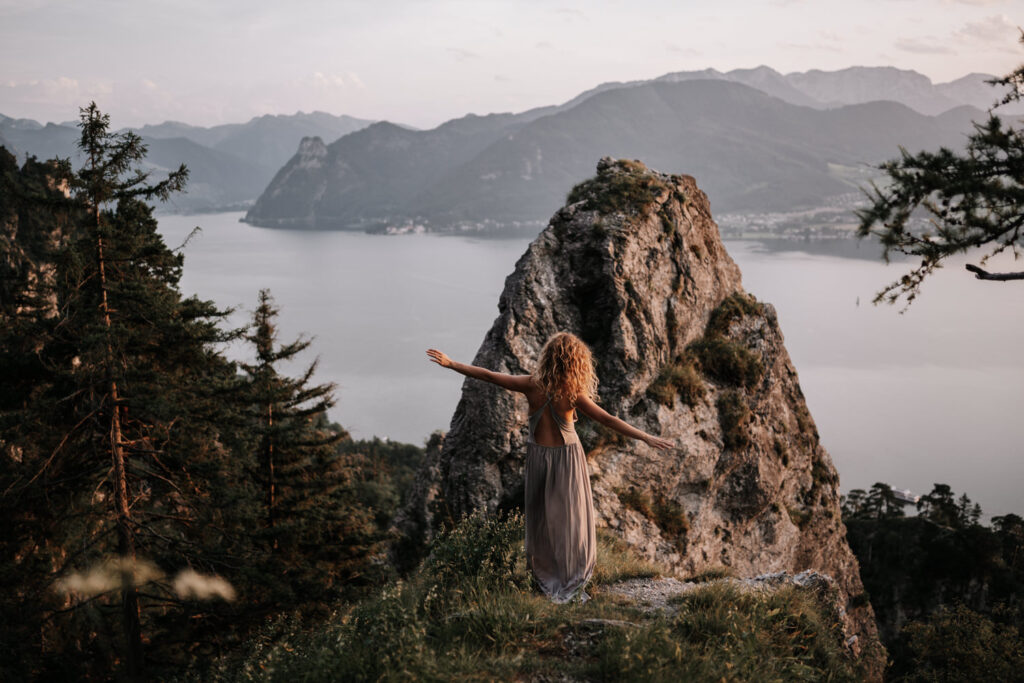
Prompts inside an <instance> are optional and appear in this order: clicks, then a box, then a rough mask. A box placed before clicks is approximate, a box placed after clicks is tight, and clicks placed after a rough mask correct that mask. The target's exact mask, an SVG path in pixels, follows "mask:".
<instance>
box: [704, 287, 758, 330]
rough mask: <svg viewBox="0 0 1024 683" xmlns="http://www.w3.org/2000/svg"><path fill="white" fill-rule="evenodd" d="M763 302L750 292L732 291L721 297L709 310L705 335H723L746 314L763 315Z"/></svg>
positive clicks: (746, 315)
mask: <svg viewBox="0 0 1024 683" xmlns="http://www.w3.org/2000/svg"><path fill="white" fill-rule="evenodd" d="M763 315H764V304H762V303H760V302H759V301H758V300H757V299H755V298H754V296H753V295H752V294H746V293H744V292H734V293H732V294H730V295H729V296H727V297H725V298H724V299H722V303H720V304H719V305H718V306H717V307H716V308H715V310H713V311H712V312H711V317H710V318H709V319H708V326H707V328H706V329H705V331H704V336H706V337H725V336H728V334H729V327H730V326H731V325H732V324H733V323H735V322H739V321H740V320H743V318H745V317H748V316H755V317H757V316H763Z"/></svg>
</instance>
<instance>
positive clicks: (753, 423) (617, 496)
mask: <svg viewBox="0 0 1024 683" xmlns="http://www.w3.org/2000/svg"><path fill="white" fill-rule="evenodd" d="M498 308H499V315H498V318H497V319H496V320H495V322H494V324H493V326H492V327H491V329H490V330H489V331H488V333H487V335H486V337H485V339H484V342H483V344H482V345H481V347H480V350H479V351H478V353H477V355H476V357H475V358H474V360H473V362H474V364H476V365H480V366H483V367H487V368H491V369H494V370H498V371H502V372H509V373H517V374H518V373H528V372H530V370H532V368H533V364H534V362H535V361H536V359H537V358H538V355H539V352H540V349H541V347H542V345H543V344H544V342H545V340H546V339H547V338H548V337H549V336H550V335H551V334H553V333H555V332H557V331H560V330H568V331H571V332H573V333H575V334H577V335H579V336H580V337H581V338H582V339H583V340H584V341H586V342H587V343H588V344H589V345H590V347H591V349H592V350H593V352H594V356H595V360H596V363H597V371H598V376H599V379H600V388H599V394H600V403H601V404H602V405H603V406H604V408H605V409H606V410H608V411H609V412H611V413H613V414H616V415H619V416H621V417H622V418H623V419H626V420H627V421H629V422H631V423H633V424H635V425H637V426H639V427H640V428H642V429H644V430H646V431H648V432H650V433H654V434H661V435H662V436H664V437H666V438H670V439H672V440H674V441H675V442H676V443H677V444H678V448H676V449H675V450H672V451H656V450H654V449H652V448H650V447H648V446H646V445H645V444H643V443H641V442H638V441H626V440H624V439H622V438H621V437H619V436H618V435H616V434H614V433H608V432H607V431H602V430H599V429H596V428H595V426H594V425H593V424H592V423H590V422H589V421H588V420H586V418H582V419H581V421H580V422H579V423H577V431H578V432H579V433H580V437H581V440H582V441H583V444H584V447H585V448H586V449H587V450H588V460H589V463H590V467H591V483H592V487H593V491H594V504H595V508H596V511H597V518H598V525H599V526H604V527H607V528H609V529H610V530H612V531H613V532H614V533H616V534H617V535H619V536H620V537H621V538H622V539H623V540H625V541H626V542H627V543H628V544H629V545H630V546H632V547H633V548H634V550H636V551H638V552H639V553H640V554H642V555H644V556H646V557H648V558H650V559H653V560H656V561H658V562H660V563H663V564H665V565H667V566H669V567H670V568H672V569H673V570H674V571H676V572H677V573H679V574H681V575H695V574H698V573H700V572H702V571H706V570H708V569H713V568H715V567H720V566H725V567H729V568H731V570H732V572H733V573H734V574H735V575H738V576H748V577H750V576H756V575H761V574H764V573H767V572H779V571H786V572H792V573H795V572H801V571H804V570H809V569H810V570H815V571H818V572H821V573H824V574H828V575H829V576H830V577H832V578H833V579H834V581H835V584H836V586H837V588H838V590H839V591H840V592H841V594H842V596H843V601H844V605H843V608H844V613H843V619H844V622H845V624H846V627H847V630H848V631H849V633H850V634H851V635H857V636H858V638H857V640H858V643H854V647H855V648H856V649H857V650H858V651H860V650H861V649H862V648H863V647H864V646H865V645H868V646H869V648H868V649H869V651H870V652H871V653H872V655H871V656H873V657H874V656H877V653H878V651H879V648H878V647H877V645H878V641H877V634H876V628H875V623H874V617H873V613H872V610H871V606H870V604H868V603H867V600H866V596H865V595H864V591H863V586H862V584H861V580H860V575H859V569H858V564H857V560H856V558H855V557H854V555H853V554H852V552H851V551H850V548H849V546H848V545H847V542H846V531H845V527H844V526H843V523H842V520H841V517H840V508H839V477H838V475H837V473H836V470H835V467H834V466H833V464H832V460H831V458H830V457H829V455H828V453H827V452H826V451H825V449H824V448H823V447H822V446H821V443H820V442H819V439H818V433H817V430H816V428H815V426H814V421H813V419H812V418H811V416H810V414H809V412H808V410H807V406H806V404H805V402H804V397H803V394H802V393H801V390H800V385H799V382H798V380H797V373H796V370H795V369H794V367H793V364H792V363H791V362H790V359H789V355H788V354H787V352H786V349H785V346H784V343H783V336H782V332H781V330H780V327H779V322H778V319H777V317H776V314H775V310H774V309H773V308H772V306H770V305H769V304H764V303H759V302H757V301H756V300H755V299H754V298H753V297H751V296H749V295H747V294H745V293H744V292H743V288H742V284H741V279H740V271H739V268H738V267H737V266H736V264H735V263H734V262H733V261H732V259H731V258H730V257H729V255H728V254H727V253H726V251H725V248H724V246H723V245H722V242H721V240H720V237H719V233H718V228H717V226H716V225H715V223H714V221H713V220H712V217H711V210H710V206H709V204H708V200H707V198H706V196H705V195H704V193H703V192H702V191H701V190H700V189H698V187H697V184H696V182H695V181H694V179H693V178H692V177H690V176H685V175H672V176H669V175H665V174H661V173H656V172H653V171H650V170H648V169H647V168H646V167H645V166H643V165H642V164H640V163H639V162H631V161H613V160H611V159H608V158H605V159H602V160H601V162H600V163H599V164H598V173H597V176H596V177H595V178H592V179H591V180H588V181H586V182H584V183H582V184H581V185H578V186H577V187H576V188H574V189H573V191H572V192H571V193H570V195H569V203H568V204H567V205H566V206H565V207H564V208H562V209H561V210H559V211H558V212H557V213H556V214H555V215H554V217H553V218H552V219H551V222H550V224H549V225H548V227H547V228H546V229H545V230H544V231H543V232H542V233H541V234H540V235H539V236H538V237H537V239H536V240H534V242H533V243H532V244H531V245H530V246H529V248H528V249H527V251H526V253H525V254H524V255H523V256H522V257H521V258H520V259H519V261H518V262H517V263H516V267H515V271H514V272H513V273H512V274H511V275H510V276H509V277H508V278H507V280H506V282H505V289H504V291H503V292H502V295H501V299H500V301H499V303H498ZM527 409H528V407H527V402H526V400H525V398H524V397H522V396H521V395H518V394H513V393H511V392H507V391H505V390H502V389H500V388H498V387H496V386H494V385H491V384H488V383H485V382H480V381H477V380H471V379H467V380H466V381H465V383H464V385H463V392H462V398H461V400H460V401H459V403H458V406H457V408H456V411H455V415H454V416H453V418H452V422H451V428H450V430H449V432H448V433H447V436H446V437H445V438H444V440H443V444H440V443H439V444H435V448H433V449H431V450H430V451H429V452H428V460H429V462H428V464H427V466H426V467H425V469H424V470H423V472H422V476H421V478H420V480H419V482H418V484H417V490H416V491H415V492H414V495H413V498H412V502H411V504H410V506H409V508H407V509H406V510H405V512H404V513H403V515H402V517H401V519H400V524H399V526H400V528H401V530H402V531H403V532H404V533H405V535H406V538H407V539H417V540H422V539H425V538H429V537H430V535H431V534H432V533H433V531H434V530H436V529H437V528H438V527H439V526H440V525H442V524H443V523H445V522H446V521H448V520H451V519H456V518H458V517H460V516H462V515H464V514H466V513H467V512H469V511H471V510H473V509H475V508H478V507H485V508H487V509H491V510H495V509H501V508H512V507H518V506H519V505H521V501H522V498H523V489H522V467H523V457H524V453H525V440H526V424H527ZM602 429H603V428H602ZM882 661H884V660H882ZM880 666H881V664H879V665H878V666H876V667H875V670H877V671H878V672H880V671H881V668H880Z"/></svg>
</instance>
